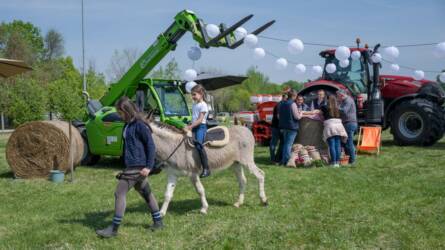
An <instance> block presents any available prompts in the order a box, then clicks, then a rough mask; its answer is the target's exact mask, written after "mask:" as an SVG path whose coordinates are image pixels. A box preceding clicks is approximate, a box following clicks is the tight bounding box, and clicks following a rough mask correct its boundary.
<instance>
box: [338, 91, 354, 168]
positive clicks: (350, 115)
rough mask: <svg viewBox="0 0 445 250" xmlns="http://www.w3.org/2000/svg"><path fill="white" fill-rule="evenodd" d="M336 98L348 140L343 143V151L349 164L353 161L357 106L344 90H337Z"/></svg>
mask: <svg viewBox="0 0 445 250" xmlns="http://www.w3.org/2000/svg"><path fill="white" fill-rule="evenodd" d="M337 98H338V100H339V103H340V105H339V109H340V116H341V120H342V122H343V126H344V127H345V129H346V133H347V134H348V140H347V141H346V144H345V153H346V154H347V155H349V164H353V163H354V162H355V158H356V155H355V146H354V134H355V132H356V131H357V129H358V123H357V108H356V106H355V102H354V100H353V99H352V97H351V96H349V95H348V93H346V91H345V90H343V89H340V90H338V91H337Z"/></svg>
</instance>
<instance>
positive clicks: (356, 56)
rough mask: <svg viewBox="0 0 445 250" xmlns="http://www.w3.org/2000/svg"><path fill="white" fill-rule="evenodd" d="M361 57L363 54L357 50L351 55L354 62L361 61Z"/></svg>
mask: <svg viewBox="0 0 445 250" xmlns="http://www.w3.org/2000/svg"><path fill="white" fill-rule="evenodd" d="M361 56H362V54H361V53H360V51H358V50H355V51H353V52H352V53H351V58H352V60H358V59H360V57H361Z"/></svg>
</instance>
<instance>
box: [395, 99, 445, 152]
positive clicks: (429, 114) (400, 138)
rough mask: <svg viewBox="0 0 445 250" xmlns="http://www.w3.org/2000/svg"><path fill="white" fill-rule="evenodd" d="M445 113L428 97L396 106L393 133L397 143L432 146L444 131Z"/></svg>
mask: <svg viewBox="0 0 445 250" xmlns="http://www.w3.org/2000/svg"><path fill="white" fill-rule="evenodd" d="M444 122H445V121H444V113H443V110H442V107H440V106H439V105H438V104H437V103H435V102H432V101H429V100H426V99H420V98H416V99H411V100H407V101H404V102H402V103H400V104H399V105H397V107H395V108H394V111H393V112H392V115H391V133H392V135H393V137H394V141H395V143H396V144H397V145H400V146H405V145H420V146H431V145H433V144H434V143H436V142H437V141H438V140H440V139H441V138H442V136H443V133H444Z"/></svg>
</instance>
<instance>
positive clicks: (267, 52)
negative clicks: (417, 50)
mask: <svg viewBox="0 0 445 250" xmlns="http://www.w3.org/2000/svg"><path fill="white" fill-rule="evenodd" d="M264 51H265V52H266V54H267V55H269V56H271V57H274V58H276V59H278V58H282V57H281V56H278V55H276V54H274V53H272V52H270V51H268V50H264ZM283 58H284V57H283ZM286 60H287V59H286ZM382 61H384V62H387V63H391V64H392V63H394V62H391V61H389V60H386V59H383V58H382ZM287 62H288V63H290V64H293V65H297V64H299V63H297V62H295V61H292V60H287ZM304 65H306V66H319V65H315V64H304ZM398 65H399V64H398ZM399 67H400V68H404V69H409V70H417V69H416V68H413V67H410V66H405V65H399ZM422 71H423V72H427V73H441V71H437V70H422Z"/></svg>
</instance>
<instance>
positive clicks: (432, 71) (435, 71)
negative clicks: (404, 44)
mask: <svg viewBox="0 0 445 250" xmlns="http://www.w3.org/2000/svg"><path fill="white" fill-rule="evenodd" d="M382 61H384V62H387V63H391V64H392V63H395V62H391V61H389V60H386V59H383V58H382ZM397 65H399V67H400V68H404V69H409V70H417V69H416V68H414V67H410V66H405V65H400V64H397ZM422 71H423V72H428V73H441V72H440V71H437V70H422Z"/></svg>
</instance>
